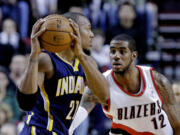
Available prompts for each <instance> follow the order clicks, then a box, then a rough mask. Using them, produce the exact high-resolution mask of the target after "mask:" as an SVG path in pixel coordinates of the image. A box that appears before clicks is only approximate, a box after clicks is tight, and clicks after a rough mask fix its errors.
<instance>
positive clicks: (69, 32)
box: [46, 29, 70, 34]
mask: <svg viewBox="0 0 180 135" xmlns="http://www.w3.org/2000/svg"><path fill="white" fill-rule="evenodd" d="M48 31H50V32H62V33H63V32H64V33H68V34H70V32H68V31H60V30H48V29H47V30H46V32H48Z"/></svg>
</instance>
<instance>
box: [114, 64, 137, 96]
mask: <svg viewBox="0 0 180 135" xmlns="http://www.w3.org/2000/svg"><path fill="white" fill-rule="evenodd" d="M114 77H115V79H116V81H117V82H118V83H119V85H120V86H122V87H123V88H124V89H125V90H127V91H128V92H131V93H137V92H138V91H139V88H140V73H139V70H138V69H137V68H136V67H135V66H132V67H130V68H129V70H127V71H126V72H125V73H124V74H116V73H114Z"/></svg>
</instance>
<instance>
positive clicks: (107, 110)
mask: <svg viewBox="0 0 180 135" xmlns="http://www.w3.org/2000/svg"><path fill="white" fill-rule="evenodd" d="M110 104H111V101H110V98H109V99H108V108H107V109H106V108H105V106H102V107H103V109H104V110H105V111H106V112H109V110H110Z"/></svg>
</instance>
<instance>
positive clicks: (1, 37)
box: [0, 18, 20, 52]
mask: <svg viewBox="0 0 180 135" xmlns="http://www.w3.org/2000/svg"><path fill="white" fill-rule="evenodd" d="M19 42H20V36H19V33H18V32H17V26H16V22H14V21H13V20H12V19H10V18H8V19H5V20H4V21H3V25H2V32H1V33H0V43H1V44H2V45H11V46H12V47H13V49H14V52H17V51H18V49H19Z"/></svg>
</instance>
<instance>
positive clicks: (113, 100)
mask: <svg viewBox="0 0 180 135" xmlns="http://www.w3.org/2000/svg"><path fill="white" fill-rule="evenodd" d="M137 67H138V69H139V71H140V77H141V87H140V90H139V92H138V93H136V94H132V93H128V92H127V91H125V90H124V89H123V88H122V87H121V86H120V85H119V84H118V82H117V81H116V80H115V78H114V76H113V71H112V70H108V71H107V72H105V73H104V76H105V77H106V79H107V81H108V82H109V84H110V100H109V106H108V108H106V109H105V108H103V111H104V113H105V114H106V115H107V116H108V117H110V118H111V119H112V129H111V132H110V135H117V134H118V135H173V129H172V127H171V125H170V122H169V120H168V117H167V115H166V113H165V111H164V110H163V109H162V99H161V96H160V93H159V91H158V88H157V86H156V84H155V81H154V79H153V74H152V68H150V67H145V66H137Z"/></svg>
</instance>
